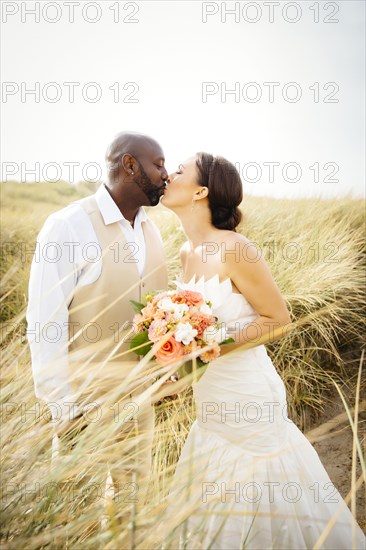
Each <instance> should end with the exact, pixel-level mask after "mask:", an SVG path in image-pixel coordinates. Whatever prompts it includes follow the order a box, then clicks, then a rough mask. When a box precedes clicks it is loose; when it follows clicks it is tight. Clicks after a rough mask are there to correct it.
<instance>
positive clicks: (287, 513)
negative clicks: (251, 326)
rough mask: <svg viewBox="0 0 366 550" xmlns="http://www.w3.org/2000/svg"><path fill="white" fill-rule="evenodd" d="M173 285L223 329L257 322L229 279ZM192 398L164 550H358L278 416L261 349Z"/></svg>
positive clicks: (231, 361) (238, 358)
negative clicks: (209, 308) (201, 299)
mask: <svg viewBox="0 0 366 550" xmlns="http://www.w3.org/2000/svg"><path fill="white" fill-rule="evenodd" d="M176 285H177V288H178V289H180V290H187V289H189V290H196V291H199V292H202V294H203V295H204V296H205V298H206V299H208V300H210V301H211V302H212V305H213V310H214V313H215V315H216V316H217V317H218V318H219V321H223V322H225V323H226V325H227V326H229V327H230V326H235V323H236V322H240V326H241V327H242V326H245V325H246V324H247V323H250V322H252V321H253V320H255V319H256V318H257V317H258V314H257V313H256V311H255V310H254V309H253V308H252V306H251V305H250V304H249V303H248V301H247V300H246V299H245V297H244V296H243V295H242V294H238V293H237V292H234V291H233V288H232V283H231V280H230V279H226V280H225V281H223V282H220V281H219V278H218V276H214V277H212V278H211V279H209V280H207V281H205V280H204V278H201V279H200V280H198V281H196V280H195V277H193V278H192V280H191V281H189V282H188V283H183V282H182V280H180V279H177V280H176ZM193 393H194V399H195V404H196V415H197V418H196V420H195V421H194V422H193V424H192V427H191V430H190V432H189V435H188V437H187V439H186V441H185V444H184V446H183V449H182V452H181V455H180V457H179V461H178V464H177V467H176V471H175V474H174V478H173V482H172V486H171V487H172V488H171V490H170V493H169V495H168V505H167V508H166V513H167V514H168V517H167V519H165V520H164V525H165V526H167V525H168V526H169V527H171V526H173V525H175V526H176V528H175V530H174V537H173V539H170V542H167V544H166V546H164V548H174V549H176V548H178V547H179V548H187V549H188V548H189V549H195V550H196V549H199V548H201V549H209V548H210V549H212V550H214V549H221V550H229V549H235V550H236V549H240V548H248V549H258V550H259V549H260V550H264V549H281V550H283V549H291V550H295V549H309V548H313V547H315V548H325V549H331V550H335V549H342V550H343V549H351V548H357V549H364V548H365V536H364V534H363V532H362V530H361V529H360V527H359V526H358V524H357V523H356V521H355V519H354V517H353V515H352V514H351V512H350V510H349V508H348V507H347V505H346V504H345V502H344V501H343V499H342V497H341V495H340V494H339V492H338V491H337V490H336V488H335V487H334V486H333V484H332V482H331V480H330V478H329V476H328V474H327V472H326V470H325V469H324V467H323V465H322V463H321V461H320V459H319V456H318V454H317V452H316V451H315V449H314V447H313V446H312V445H311V444H310V442H309V441H308V440H307V439H306V437H305V436H304V435H303V434H302V432H301V431H300V430H299V429H298V428H297V426H296V425H295V424H294V423H293V422H292V421H291V420H290V419H289V418H288V416H287V406H286V392H285V386H284V383H283V382H282V380H281V378H280V376H279V375H278V373H277V372H276V369H275V367H274V365H273V363H272V361H271V359H270V358H269V356H268V354H267V351H266V348H265V346H264V345H259V346H257V347H254V348H251V349H246V350H238V351H236V352H233V353H231V354H228V355H225V356H222V357H219V358H218V359H216V360H214V361H212V362H211V363H210V364H209V365H208V367H207V369H206V371H205V372H204V374H203V375H202V376H201V378H200V379H199V380H198V382H196V383H195V384H193ZM169 518H170V519H169ZM184 540H185V541H186V542H185V544H184V543H183V541H184ZM172 541H173V542H172ZM174 541H175V542H174Z"/></svg>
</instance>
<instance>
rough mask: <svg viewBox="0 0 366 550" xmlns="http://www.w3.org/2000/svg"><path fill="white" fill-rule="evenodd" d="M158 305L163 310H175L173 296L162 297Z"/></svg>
mask: <svg viewBox="0 0 366 550" xmlns="http://www.w3.org/2000/svg"><path fill="white" fill-rule="evenodd" d="M157 307H158V308H159V309H162V310H163V311H174V308H175V304H174V303H173V302H172V300H171V298H162V299H161V300H159V301H158V303H157Z"/></svg>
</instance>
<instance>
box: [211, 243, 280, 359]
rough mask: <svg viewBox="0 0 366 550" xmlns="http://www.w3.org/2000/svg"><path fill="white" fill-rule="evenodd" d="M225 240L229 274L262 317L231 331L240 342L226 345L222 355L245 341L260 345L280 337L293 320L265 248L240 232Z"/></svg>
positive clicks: (225, 258) (223, 253)
mask: <svg viewBox="0 0 366 550" xmlns="http://www.w3.org/2000/svg"><path fill="white" fill-rule="evenodd" d="M225 240H226V242H225V245H226V248H225V250H223V251H222V255H221V257H222V260H223V261H225V263H226V268H227V274H228V276H229V277H230V278H231V280H232V281H233V283H234V284H235V286H236V287H237V289H238V290H239V291H240V292H241V293H242V294H243V296H244V297H245V298H246V299H247V300H248V302H249V303H250V304H251V306H252V307H253V308H254V309H255V310H256V311H257V313H258V315H259V317H257V319H255V320H254V321H252V322H251V323H248V324H246V325H245V326H244V327H240V325H239V327H236V330H235V331H234V332H233V333H229V334H228V336H230V337H232V338H233V339H234V340H235V342H236V343H235V344H228V345H225V346H223V347H222V352H221V354H222V355H224V354H226V353H229V352H230V351H232V350H233V349H235V348H238V347H239V346H241V345H242V344H245V343H252V344H254V345H259V344H265V343H268V342H272V341H274V340H278V339H279V338H282V337H283V336H285V335H286V334H287V333H288V331H289V327H288V325H289V324H290V323H291V317H290V313H289V311H288V309H287V306H286V302H285V300H284V299H283V297H282V295H281V292H280V290H279V288H278V286H277V284H276V282H275V280H274V278H273V276H272V273H271V271H270V269H269V267H268V265H267V262H266V261H265V259H264V257H263V253H262V251H260V250H259V249H258V247H257V246H256V245H255V244H254V243H252V242H250V241H249V240H248V239H247V238H246V237H244V236H243V235H240V234H237V233H232V234H230V235H229V236H228V237H227V238H226V239H225ZM237 249H239V250H240V256H239V255H238V254H233V253H232V251H233V250H237ZM226 251H227V253H226V254H225V252H226ZM230 251H231V253H230Z"/></svg>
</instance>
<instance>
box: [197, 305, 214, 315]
mask: <svg viewBox="0 0 366 550" xmlns="http://www.w3.org/2000/svg"><path fill="white" fill-rule="evenodd" d="M199 310H200V312H201V313H205V314H206V315H213V312H212V308H211V307H210V306H208V305H207V304H203V306H200V308H199Z"/></svg>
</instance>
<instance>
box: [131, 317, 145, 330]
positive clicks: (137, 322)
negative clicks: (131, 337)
mask: <svg viewBox="0 0 366 550" xmlns="http://www.w3.org/2000/svg"><path fill="white" fill-rule="evenodd" d="M144 321H145V319H144V317H143V315H141V314H140V313H136V315H134V316H133V319H132V323H133V326H134V327H135V328H136V330H137V332H139V331H141V330H142V329H143V328H144Z"/></svg>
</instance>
